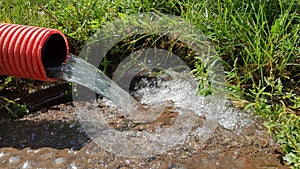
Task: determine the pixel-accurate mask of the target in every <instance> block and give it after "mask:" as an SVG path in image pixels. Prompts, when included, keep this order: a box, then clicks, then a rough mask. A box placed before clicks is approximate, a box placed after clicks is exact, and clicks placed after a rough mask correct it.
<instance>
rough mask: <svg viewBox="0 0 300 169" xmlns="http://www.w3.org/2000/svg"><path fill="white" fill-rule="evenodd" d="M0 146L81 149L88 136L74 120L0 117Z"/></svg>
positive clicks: (87, 140)
mask: <svg viewBox="0 0 300 169" xmlns="http://www.w3.org/2000/svg"><path fill="white" fill-rule="evenodd" d="M0 131H1V132H0V148H3V147H13V148H16V149H24V148H27V147H30V148H31V149H39V148H43V147H51V148H55V149H65V148H69V149H72V150H79V149H81V148H82V147H83V146H84V145H85V144H86V143H88V142H89V138H88V137H87V135H86V134H85V132H84V131H83V130H81V128H80V125H79V123H78V122H76V121H75V120H72V121H71V120H68V119H67V118H64V117H63V118H62V119H61V120H51V119H49V120H38V119H33V120H27V119H0Z"/></svg>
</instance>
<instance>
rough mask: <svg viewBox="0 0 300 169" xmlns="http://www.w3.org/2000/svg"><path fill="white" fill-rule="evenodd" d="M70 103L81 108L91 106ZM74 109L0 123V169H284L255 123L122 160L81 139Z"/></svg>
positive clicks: (167, 116) (52, 110)
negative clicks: (152, 155)
mask: <svg viewBox="0 0 300 169" xmlns="http://www.w3.org/2000/svg"><path fill="white" fill-rule="evenodd" d="M73 104H74V105H75V106H82V108H83V109H84V108H86V109H87V108H88V106H90V104H85V103H73ZM73 104H61V105H58V106H54V107H52V108H50V109H49V110H45V111H39V112H36V113H34V114H30V115H27V116H25V117H24V118H21V119H17V120H12V119H7V118H2V119H0V131H1V133H0V168H72V169H73V168H74V169H75V168H174V169H175V168H247V169H248V168H270V169H271V168H272V169H273V168H287V167H285V166H283V165H282V164H281V163H280V154H281V150H280V148H279V147H278V145H276V144H275V143H274V142H273V141H272V140H271V139H270V136H269V135H268V134H267V133H266V131H265V130H264V128H263V127H261V125H260V124H261V121H259V120H257V121H256V125H253V126H249V127H247V128H244V129H243V131H242V132H240V133H236V132H233V131H231V130H229V129H226V128H224V127H222V126H218V127H217V128H216V130H215V131H214V133H213V135H212V136H211V137H210V138H209V139H208V140H207V141H206V142H205V143H202V142H200V141H199V140H201V139H200V138H197V137H193V136H191V137H189V139H188V140H187V141H186V142H185V144H182V145H177V146H175V147H173V148H171V149H169V150H168V151H167V152H165V153H163V154H161V155H156V156H154V157H149V158H126V157H120V156H116V155H114V154H112V153H110V152H107V151H105V150H103V149H101V148H100V147H99V146H98V145H96V144H95V143H93V142H92V141H91V140H90V139H89V138H88V137H87V136H86V134H85V132H84V131H83V130H82V128H81V127H80V124H79V123H78V121H77V120H76V113H75V110H74V105H73ZM97 104H98V107H99V109H102V110H103V111H105V112H107V113H109V112H112V111H113V112H114V111H116V110H115V108H114V107H110V106H105V103H103V102H102V101H101V100H99V101H98V102H97ZM85 106H86V107H85ZM173 116H174V114H172V113H166V114H164V118H161V119H159V120H158V121H157V124H166V125H167V124H168V122H170V120H168V119H172V117H173ZM110 124H111V125H113V126H116V127H119V129H122V128H123V129H124V128H126V127H128V125H126V124H125V125H124V120H123V119H122V118H120V120H115V121H111V122H110ZM155 125H156V124H155V123H153V124H152V125H148V126H143V127H144V128H145V127H146V128H147V127H149V128H151V127H153V126H155ZM132 127H133V128H134V127H136V128H139V127H141V126H139V125H135V126H132Z"/></svg>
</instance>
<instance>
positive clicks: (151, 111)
mask: <svg viewBox="0 0 300 169" xmlns="http://www.w3.org/2000/svg"><path fill="white" fill-rule="evenodd" d="M47 74H50V76H53V77H56V78H59V79H62V80H66V81H69V82H75V83H77V84H80V85H82V86H85V87H87V88H89V89H90V90H92V91H94V92H95V93H97V94H100V95H102V96H105V97H106V98H107V99H109V100H111V101H112V102H113V103H114V104H115V105H118V106H119V107H120V108H121V109H122V110H123V113H124V116H125V117H126V118H128V119H130V120H133V121H135V122H141V123H145V122H151V121H154V120H155V119H157V118H158V117H159V116H160V115H161V113H162V112H163V111H164V109H165V104H164V103H157V104H153V105H145V106H144V105H141V104H140V103H139V102H137V101H136V100H135V99H134V98H133V97H132V96H131V95H130V94H129V93H127V92H126V91H124V90H123V89H122V88H121V87H119V86H118V85H117V84H116V83H115V82H114V81H113V80H111V79H110V78H109V77H107V76H106V75H105V74H104V73H103V72H102V71H101V70H99V69H98V68H97V67H95V66H93V65H91V64H90V63H88V62H87V61H85V60H83V59H80V58H78V57H75V56H73V55H71V56H70V59H69V61H68V62H67V63H66V64H64V65H62V66H61V67H56V68H48V69H47Z"/></svg>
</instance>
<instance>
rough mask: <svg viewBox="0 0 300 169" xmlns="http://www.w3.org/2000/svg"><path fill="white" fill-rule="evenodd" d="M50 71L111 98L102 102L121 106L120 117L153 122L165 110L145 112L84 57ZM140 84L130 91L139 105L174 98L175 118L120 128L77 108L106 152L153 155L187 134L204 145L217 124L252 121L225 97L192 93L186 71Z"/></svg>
mask: <svg viewBox="0 0 300 169" xmlns="http://www.w3.org/2000/svg"><path fill="white" fill-rule="evenodd" d="M48 71H49V73H52V74H53V73H54V75H53V76H55V77H58V78H61V79H64V80H67V81H71V82H76V83H78V84H80V85H83V86H86V87H88V88H90V89H91V90H93V91H94V92H96V93H99V94H102V95H103V96H105V97H106V98H107V99H109V100H110V101H107V102H106V103H107V104H109V106H117V107H120V108H122V109H123V111H125V114H126V115H125V116H124V117H125V118H127V119H130V120H133V121H134V122H135V123H148V122H152V121H155V120H156V119H157V118H158V117H159V116H161V114H162V112H163V111H164V110H165V104H164V105H163V106H157V107H154V108H153V107H152V108H151V107H150V109H148V110H151V111H147V110H146V109H140V107H141V106H140V105H141V104H140V103H139V102H137V101H136V100H134V99H133V98H132V97H131V95H129V94H128V93H127V92H126V91H124V90H123V89H122V88H120V87H119V86H118V85H117V84H116V83H115V82H113V81H112V80H111V79H110V78H108V77H107V76H106V75H105V74H104V73H103V72H101V71H100V70H98V69H97V68H96V67H94V66H93V65H91V64H89V63H87V62H86V61H84V60H82V59H78V58H75V57H71V58H70V61H69V62H68V63H67V64H65V65H64V66H63V67H60V68H55V69H50V70H48ZM47 73H48V72H47ZM165 76H169V77H168V78H166V77H165ZM170 77H171V78H170ZM165 79H168V80H165ZM140 83H144V84H147V85H146V86H144V87H140V88H139V89H137V90H136V91H135V92H134V95H136V96H138V97H139V98H140V99H141V103H142V104H146V105H155V104H156V103H159V102H160V103H166V102H170V101H172V102H173V107H174V108H175V110H176V112H177V113H178V116H177V117H176V120H175V121H174V122H173V123H172V125H171V126H169V127H159V128H156V129H155V130H154V131H152V132H149V131H139V130H137V131H136V130H127V131H119V130H116V129H115V128H114V127H112V126H111V125H109V124H108V122H107V121H106V120H105V118H104V116H103V112H99V111H90V110H80V112H79V114H78V115H79V118H80V122H81V125H82V126H83V128H84V129H85V131H86V133H87V134H88V135H89V136H90V137H91V138H92V139H94V141H95V142H96V143H97V144H98V145H99V146H101V147H102V148H104V149H105V150H107V151H109V152H112V153H114V154H117V155H121V156H130V157H151V156H154V155H157V154H161V153H164V152H165V151H167V150H168V149H170V148H172V147H174V146H176V145H180V144H183V143H184V142H185V141H186V140H187V139H188V138H189V136H198V142H200V143H204V142H205V141H206V140H207V139H208V138H209V137H210V136H211V135H212V134H213V132H214V130H215V129H216V128H217V127H218V126H222V127H224V128H227V129H230V130H236V131H238V130H239V129H242V127H243V126H247V125H249V124H251V122H250V121H249V118H248V116H247V115H245V114H242V113H239V112H237V111H236V110H234V109H232V108H228V107H226V106H225V100H224V99H222V98H218V96H211V97H202V96H198V95H196V93H197V90H198V88H197V81H196V80H195V78H194V77H192V76H190V75H188V74H185V73H177V72H173V71H170V70H165V73H162V74H160V75H158V77H157V79H156V81H155V83H156V85H154V87H153V84H151V82H150V81H147V79H142V80H141V81H140ZM137 86H139V84H137ZM140 86H141V85H140ZM198 119H202V120H200V123H197V122H196V121H197V120H198ZM198 121H199V120H198Z"/></svg>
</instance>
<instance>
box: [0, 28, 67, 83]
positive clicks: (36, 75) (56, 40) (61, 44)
mask: <svg viewBox="0 0 300 169" xmlns="http://www.w3.org/2000/svg"><path fill="white" fill-rule="evenodd" d="M68 50H69V47H68V41H67V38H66V37H65V35H64V34H63V33H62V32H60V31H59V30H56V29H49V28H40V27H35V26H24V25H16V24H6V23H0V74H2V75H8V76H17V77H22V78H30V79H35V80H42V81H54V80H56V79H54V78H50V77H47V74H46V70H45V69H46V68H49V67H59V66H61V65H62V64H63V63H64V62H65V61H66V60H67V59H68Z"/></svg>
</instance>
